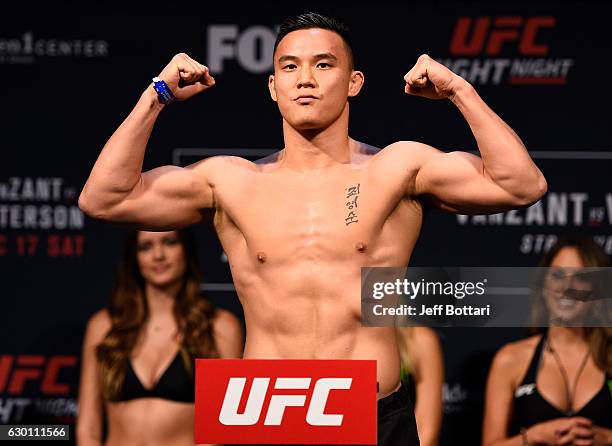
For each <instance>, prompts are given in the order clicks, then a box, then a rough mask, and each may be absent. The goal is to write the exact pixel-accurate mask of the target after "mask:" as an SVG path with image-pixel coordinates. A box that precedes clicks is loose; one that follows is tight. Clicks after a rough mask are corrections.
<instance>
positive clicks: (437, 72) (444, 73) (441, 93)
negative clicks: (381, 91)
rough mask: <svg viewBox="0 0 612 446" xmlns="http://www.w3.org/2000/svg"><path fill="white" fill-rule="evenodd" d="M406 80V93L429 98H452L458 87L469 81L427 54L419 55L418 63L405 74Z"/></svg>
mask: <svg viewBox="0 0 612 446" xmlns="http://www.w3.org/2000/svg"><path fill="white" fill-rule="evenodd" d="M404 80H405V81H406V86H405V87H404V91H405V92H406V93H408V94H413V95H415V96H423V97H426V98H429V99H444V98H449V97H451V98H452V96H453V95H454V94H455V93H456V89H457V88H459V86H461V85H462V84H465V83H467V82H466V80H465V79H463V78H462V77H460V76H457V75H456V74H455V73H453V72H452V71H451V70H449V69H448V68H446V67H445V66H444V65H442V64H441V63H439V62H436V61H435V60H433V59H432V58H431V57H429V56H428V55H427V54H422V55H421V56H419V58H418V59H417V62H416V64H415V65H414V66H413V67H412V68H411V69H410V71H408V73H406V75H405V76H404Z"/></svg>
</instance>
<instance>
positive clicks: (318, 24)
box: [274, 12, 355, 67]
mask: <svg viewBox="0 0 612 446" xmlns="http://www.w3.org/2000/svg"><path fill="white" fill-rule="evenodd" d="M310 28H321V29H327V30H329V31H333V32H335V33H336V34H338V35H339V36H340V37H342V40H343V41H344V44H345V45H346V49H347V51H348V54H349V63H350V65H351V67H353V66H354V64H355V55H354V54H353V43H352V39H351V32H350V30H349V28H348V26H347V25H346V24H345V23H342V22H341V21H340V20H337V19H334V18H331V17H327V16H324V15H322V14H317V13H316V12H305V13H303V14H299V15H296V16H293V17H288V18H286V19H285V20H284V21H283V23H281V25H280V28H279V30H278V35H277V36H276V42H274V52H275V53H276V48H277V47H278V44H279V43H280V41H281V40H283V38H284V37H285V36H286V35H287V34H289V33H290V32H293V31H297V30H299V29H310Z"/></svg>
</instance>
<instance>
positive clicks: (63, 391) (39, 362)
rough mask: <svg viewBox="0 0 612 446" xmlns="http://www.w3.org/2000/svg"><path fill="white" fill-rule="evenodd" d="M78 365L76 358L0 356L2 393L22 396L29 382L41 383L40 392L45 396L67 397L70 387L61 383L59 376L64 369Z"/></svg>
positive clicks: (0, 390)
mask: <svg viewBox="0 0 612 446" xmlns="http://www.w3.org/2000/svg"><path fill="white" fill-rule="evenodd" d="M47 359H48V361H46V360H47ZM45 361H46V364H45ZM76 363H77V359H76V356H51V357H49V358H47V357H45V356H43V355H18V356H13V355H2V356H0V393H4V392H6V393H8V394H9V395H21V394H22V393H23V391H24V389H25V386H26V383H27V382H28V381H40V392H42V393H43V394H46V395H67V394H68V393H69V392H70V386H69V385H68V384H63V383H59V382H58V381H57V380H58V376H59V373H60V371H61V369H62V368H64V367H74V366H75V365H76ZM11 371H12V372H13V373H12V374H11Z"/></svg>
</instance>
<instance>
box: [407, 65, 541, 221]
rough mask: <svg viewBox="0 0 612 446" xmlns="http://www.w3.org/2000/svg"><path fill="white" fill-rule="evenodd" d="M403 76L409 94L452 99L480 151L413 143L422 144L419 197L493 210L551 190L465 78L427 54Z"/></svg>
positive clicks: (446, 205)
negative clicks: (442, 149)
mask: <svg viewBox="0 0 612 446" xmlns="http://www.w3.org/2000/svg"><path fill="white" fill-rule="evenodd" d="M404 79H405V80H406V87H405V91H406V93H408V94H413V95H417V96H424V97H427V98H430V99H444V98H448V99H450V100H451V101H452V102H453V103H454V104H455V105H456V106H457V108H458V109H459V111H460V112H461V114H462V115H463V117H464V118H465V120H466V121H467V122H468V124H469V126H470V128H471V130H472V133H473V134H474V137H475V138H476V142H477V144H478V149H479V151H480V155H481V156H480V157H477V156H475V155H472V154H470V153H467V152H450V153H444V152H441V151H439V150H437V149H434V148H433V147H430V146H427V145H424V144H418V143H412V144H418V145H419V146H420V150H418V153H419V154H420V156H419V158H420V165H419V168H418V170H417V174H416V177H415V180H414V183H413V185H414V190H413V193H414V194H415V195H417V196H424V197H428V198H429V199H431V200H432V201H433V202H434V204H436V205H437V206H439V207H440V208H442V209H445V210H449V211H453V212H461V213H493V212H501V211H504V210H508V209H512V208H517V207H522V206H527V205H529V204H532V203H534V202H536V201H537V200H539V199H540V198H541V197H542V196H543V195H544V194H545V193H546V190H547V184H546V180H545V178H544V175H543V174H542V172H541V171H540V169H538V167H537V166H536V165H535V163H534V162H533V160H532V159H531V157H530V156H529V153H528V151H527V149H526V148H525V146H524V145H523V143H522V141H521V139H520V138H519V137H518V135H517V134H516V133H515V132H514V131H513V130H512V129H511V128H510V127H509V126H508V125H507V124H506V123H505V122H504V121H503V120H502V119H501V118H500V117H499V116H498V115H497V114H496V113H495V112H494V111H493V110H491V109H490V108H489V107H488V106H487V104H485V102H484V101H483V100H482V99H481V98H480V96H479V95H478V93H476V90H475V89H474V88H473V87H472V86H471V85H470V84H469V83H468V82H467V81H466V80H465V79H463V78H461V77H460V76H458V75H456V74H454V73H453V72H452V71H450V70H449V69H448V68H446V67H445V66H444V65H442V64H440V63H438V62H436V61H435V60H433V59H431V58H430V57H429V56H427V55H422V56H421V57H419V59H418V61H417V63H416V65H415V66H414V67H413V68H412V69H411V70H410V71H409V72H408V73H407V74H406V76H405V77H404ZM399 144H405V143H399Z"/></svg>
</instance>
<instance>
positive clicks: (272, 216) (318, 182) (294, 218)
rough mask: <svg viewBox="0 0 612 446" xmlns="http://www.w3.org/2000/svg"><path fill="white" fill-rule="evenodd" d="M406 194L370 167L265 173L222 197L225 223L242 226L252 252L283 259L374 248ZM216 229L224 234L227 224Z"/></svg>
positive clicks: (350, 252)
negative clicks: (337, 171)
mask: <svg viewBox="0 0 612 446" xmlns="http://www.w3.org/2000/svg"><path fill="white" fill-rule="evenodd" d="M402 192H403V191H402V190H401V187H400V186H399V185H396V186H395V187H394V185H393V183H392V182H391V181H388V182H384V181H381V179H379V178H377V177H376V176H375V175H372V174H371V173H370V172H368V171H367V170H355V171H349V172H343V173H342V175H327V176H326V175H312V176H307V175H268V176H266V175H261V176H260V177H259V178H257V179H256V180H254V181H252V182H251V183H250V184H249V185H248V187H241V188H234V189H232V190H230V191H228V193H226V194H224V195H223V196H221V197H219V201H220V203H219V204H220V205H221V208H222V210H223V212H224V214H226V215H227V217H229V218H228V219H226V220H225V222H226V225H228V224H229V225H231V226H232V227H235V228H236V229H238V231H239V232H240V233H241V234H242V236H243V237H244V239H245V240H246V241H247V244H248V246H249V248H250V250H252V251H256V252H265V253H266V256H269V254H270V253H272V252H275V253H276V254H277V255H278V256H280V257H283V258H286V257H287V256H300V257H302V258H308V257H309V256H312V257H313V258H321V257H326V256H329V255H332V256H334V257H342V256H343V254H344V255H352V254H354V253H356V252H357V253H359V252H362V253H365V252H366V251H368V248H370V249H369V252H371V249H372V248H373V247H374V246H375V244H376V242H377V240H378V238H379V237H380V235H381V233H382V230H383V227H384V225H385V223H386V221H387V220H388V219H389V218H390V217H391V216H392V215H393V214H394V210H395V209H396V208H397V206H398V204H399V202H400V201H401V200H402V198H403V193H402ZM230 222H231V223H230ZM221 226H223V225H221ZM217 229H218V230H219V233H220V236H221V237H223V233H224V228H223V227H219V226H218V228H217Z"/></svg>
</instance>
